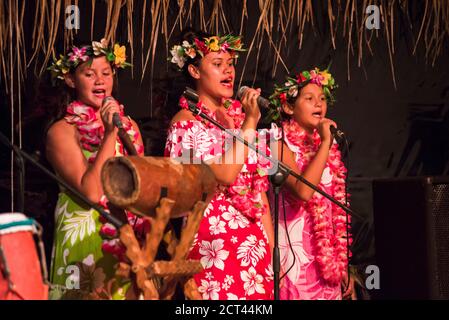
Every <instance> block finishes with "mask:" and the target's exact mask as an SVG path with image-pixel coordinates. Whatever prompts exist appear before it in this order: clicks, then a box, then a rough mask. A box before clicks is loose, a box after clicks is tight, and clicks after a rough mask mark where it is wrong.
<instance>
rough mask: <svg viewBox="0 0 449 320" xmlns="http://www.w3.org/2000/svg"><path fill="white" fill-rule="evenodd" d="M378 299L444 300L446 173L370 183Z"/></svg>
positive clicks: (448, 236)
mask: <svg viewBox="0 0 449 320" xmlns="http://www.w3.org/2000/svg"><path fill="white" fill-rule="evenodd" d="M373 205H374V230H375V247H376V263H377V266H378V267H379V272H380V289H379V290H376V292H375V293H374V295H373V297H374V298H379V299H449V177H416V178H397V179H378V180H374V181H373Z"/></svg>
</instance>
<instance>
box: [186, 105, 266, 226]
mask: <svg viewBox="0 0 449 320" xmlns="http://www.w3.org/2000/svg"><path fill="white" fill-rule="evenodd" d="M179 104H180V106H181V108H183V109H187V110H188V104H187V100H186V99H185V98H184V97H181V99H180V103H179ZM223 104H224V106H225V108H226V113H227V115H228V116H230V117H232V118H233V120H234V124H235V127H236V128H237V129H239V128H241V126H242V124H243V121H244V119H245V114H244V113H243V112H242V106H241V104H240V101H238V100H232V99H226V100H224V103H223ZM197 107H198V108H199V110H200V111H201V112H202V113H205V114H207V115H209V116H210V117H212V118H213V119H216V117H215V113H214V112H211V111H210V110H209V109H208V108H207V107H206V105H205V104H204V103H203V102H202V101H199V102H198V104H197ZM195 118H196V119H197V120H198V121H201V122H202V123H203V124H204V125H205V126H206V127H207V128H215V125H213V124H211V123H209V122H207V121H204V120H203V119H202V118H201V117H199V116H196V117H195ZM265 141H266V140H265V139H263V137H257V138H256V145H257V147H258V148H259V150H263V151H264V152H266V154H267V155H270V150H269V149H268V147H267V145H266V143H265ZM270 165H271V164H270V162H269V161H267V160H266V159H264V158H263V157H262V156H260V155H258V154H256V153H255V152H254V151H252V150H250V151H249V154H248V159H247V161H246V162H245V166H244V168H243V170H242V171H241V172H240V173H239V174H238V176H237V178H236V180H235V181H234V182H233V183H232V184H231V185H230V186H228V187H227V188H226V192H227V193H228V195H229V198H230V200H231V203H232V205H233V206H234V208H236V209H237V210H239V211H240V212H241V213H242V214H244V215H245V216H247V217H249V218H251V219H259V218H260V217H261V216H262V215H263V214H265V213H266V212H267V207H266V205H264V204H263V202H262V194H261V193H262V192H265V191H267V190H268V169H269V167H270Z"/></svg>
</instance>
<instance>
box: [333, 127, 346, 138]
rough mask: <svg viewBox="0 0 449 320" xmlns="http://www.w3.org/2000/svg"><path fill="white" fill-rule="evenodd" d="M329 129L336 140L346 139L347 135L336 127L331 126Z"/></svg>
mask: <svg viewBox="0 0 449 320" xmlns="http://www.w3.org/2000/svg"><path fill="white" fill-rule="evenodd" d="M329 129H330V131H331V133H332V135H333V136H334V138H337V139H343V138H344V136H345V134H344V133H343V131H341V130H340V129H337V128H335V127H334V126H330V127H329Z"/></svg>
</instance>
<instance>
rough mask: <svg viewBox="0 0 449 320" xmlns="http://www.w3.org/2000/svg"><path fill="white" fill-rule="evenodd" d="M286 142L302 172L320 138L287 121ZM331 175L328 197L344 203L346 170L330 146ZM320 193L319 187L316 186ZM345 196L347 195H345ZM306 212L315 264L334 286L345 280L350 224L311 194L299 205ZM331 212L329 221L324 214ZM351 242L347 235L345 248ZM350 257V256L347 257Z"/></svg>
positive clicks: (341, 212) (333, 207)
mask: <svg viewBox="0 0 449 320" xmlns="http://www.w3.org/2000/svg"><path fill="white" fill-rule="evenodd" d="M282 125H283V127H284V132H285V135H286V138H287V139H288V141H289V142H290V143H292V144H293V145H295V146H296V147H298V148H299V153H300V154H301V156H302V157H303V158H302V159H303V163H302V167H301V168H299V169H300V170H301V171H302V172H303V171H304V169H305V168H306V167H307V166H308V165H309V163H310V161H311V160H312V159H313V157H314V156H315V154H316V152H317V150H318V147H319V145H320V143H321V139H320V136H319V134H318V132H317V131H316V130H315V131H314V133H313V135H312V137H310V136H308V135H307V133H306V131H305V130H304V129H302V128H301V127H300V126H299V125H298V124H297V123H296V122H295V121H294V120H292V119H290V120H287V121H284V122H283V123H282ZM327 166H329V168H330V171H331V173H332V176H333V179H332V185H331V195H333V196H334V198H335V199H336V200H338V201H339V202H340V203H344V202H345V192H346V191H345V177H346V168H345V166H344V164H343V162H342V161H341V154H340V151H339V150H338V146H337V144H333V145H332V147H331V149H330V151H329V157H328V160H327ZM319 187H320V189H323V186H322V185H321V184H320V185H319ZM348 196H349V195H348ZM303 204H304V206H305V209H306V211H307V212H309V213H310V215H311V217H312V221H313V239H314V242H315V248H316V261H317V263H318V266H319V270H320V272H321V275H322V277H323V279H324V280H326V281H327V282H328V283H330V284H333V285H337V284H340V283H341V281H342V279H343V278H344V277H346V276H347V265H348V256H347V245H348V239H347V236H348V235H347V229H346V219H348V223H349V222H350V219H349V218H350V217H349V216H348V217H347V215H346V212H345V211H344V210H343V209H341V208H340V207H338V206H337V205H335V204H333V203H330V202H329V201H328V200H327V199H326V198H324V197H323V196H322V195H320V194H319V193H317V192H315V193H314V195H313V196H312V198H311V199H310V200H309V201H307V202H304V203H303ZM329 211H330V212H331V217H332V218H331V219H332V221H329V218H328V217H327V215H326V212H329ZM351 242H352V239H351V236H350V235H349V244H351ZM349 256H351V253H349Z"/></svg>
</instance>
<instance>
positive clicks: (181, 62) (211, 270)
mask: <svg viewBox="0 0 449 320" xmlns="http://www.w3.org/2000/svg"><path fill="white" fill-rule="evenodd" d="M238 51H242V45H241V42H240V37H234V36H229V35H228V36H223V37H219V36H208V35H205V34H195V33H193V32H188V33H186V34H185V35H184V36H183V41H182V43H181V44H180V45H176V46H174V47H173V48H172V50H171V53H172V56H173V57H172V62H174V63H176V64H177V65H178V67H179V68H180V69H181V70H182V71H183V72H184V74H185V76H186V77H187V79H188V80H190V82H191V83H192V85H193V86H194V88H195V89H196V91H197V92H198V95H199V100H200V101H199V103H198V104H197V107H198V108H199V109H200V110H201V112H203V113H206V114H208V115H209V116H211V117H212V118H214V119H216V120H217V121H219V122H220V123H221V124H223V125H224V126H225V127H226V128H228V129H233V130H234V131H235V132H236V133H240V134H241V135H243V136H244V137H245V138H246V139H247V140H249V141H250V142H254V141H255V140H256V137H255V135H256V133H255V129H256V126H257V123H258V121H259V119H260V111H259V108H258V106H257V97H258V96H259V94H260V91H259V90H254V89H248V90H247V91H246V92H245V93H244V95H243V97H242V104H240V102H239V101H236V100H232V99H231V97H232V95H233V85H234V79H235V69H234V60H235V58H236V54H237V52H238ZM242 106H243V110H244V111H245V113H243V112H242ZM180 107H181V110H180V111H179V112H178V113H177V114H176V115H175V116H174V118H173V119H172V121H171V125H170V128H169V131H168V138H167V144H166V155H167V156H170V157H173V158H177V159H179V160H181V161H184V162H186V161H197V162H198V161H205V162H206V163H208V164H210V167H211V169H212V171H213V172H214V174H215V176H216V179H217V181H218V183H219V187H218V188H217V190H216V192H215V194H214V195H213V199H212V200H211V201H210V202H209V205H208V206H207V208H206V210H205V213H204V217H203V220H202V222H201V224H200V228H199V231H198V234H197V235H196V237H195V240H194V244H193V247H192V249H191V252H190V255H189V258H191V259H197V260H200V261H201V264H202V265H203V271H202V272H201V273H199V274H197V275H195V281H196V283H197V286H198V290H199V292H200V293H201V294H202V297H203V299H211V300H217V299H220V300H228V299H271V298H272V291H273V280H272V277H273V274H272V268H271V249H270V244H271V243H272V242H271V239H272V237H273V232H272V223H271V217H270V215H269V207H268V200H267V197H266V195H265V191H266V190H267V188H268V181H267V170H268V166H269V163H267V162H266V161H265V162H264V161H262V159H260V158H259V157H260V156H258V155H257V154H256V153H255V152H253V151H249V150H248V148H246V147H244V146H243V145H241V144H240V145H239V144H238V143H235V142H233V141H232V139H228V138H226V137H223V134H222V132H221V131H220V130H219V129H218V128H216V127H215V126H214V125H213V124H211V123H208V122H207V121H205V120H202V119H201V118H200V117H196V116H194V115H193V114H192V113H191V112H190V111H188V110H187V108H188V107H187V101H186V99H184V98H181V100H180ZM259 147H260V148H264V146H262V145H261V144H260V145H259ZM239 160H241V161H239Z"/></svg>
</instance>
